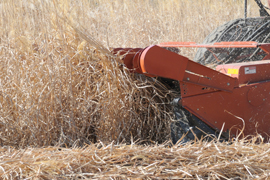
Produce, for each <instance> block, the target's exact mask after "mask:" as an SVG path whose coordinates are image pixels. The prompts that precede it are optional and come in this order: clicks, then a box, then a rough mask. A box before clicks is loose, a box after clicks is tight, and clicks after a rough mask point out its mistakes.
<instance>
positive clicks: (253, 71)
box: [245, 66, 256, 74]
mask: <svg viewBox="0 0 270 180" xmlns="http://www.w3.org/2000/svg"><path fill="white" fill-rule="evenodd" d="M245 74H256V66H252V67H245Z"/></svg>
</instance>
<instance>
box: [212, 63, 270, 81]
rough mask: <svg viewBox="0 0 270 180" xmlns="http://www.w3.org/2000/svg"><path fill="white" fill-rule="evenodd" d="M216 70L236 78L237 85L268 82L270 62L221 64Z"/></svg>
mask: <svg viewBox="0 0 270 180" xmlns="http://www.w3.org/2000/svg"><path fill="white" fill-rule="evenodd" d="M216 70H217V71H220V72H222V73H224V74H228V75H230V76H232V77H236V78H238V81H239V84H246V83H254V82H260V81H265V80H270V60H264V61H253V62H245V63H233V64H223V65H219V66H217V67H216Z"/></svg>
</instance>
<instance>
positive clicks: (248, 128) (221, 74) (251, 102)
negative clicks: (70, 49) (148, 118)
mask: <svg viewBox="0 0 270 180" xmlns="http://www.w3.org/2000/svg"><path fill="white" fill-rule="evenodd" d="M162 47H204V48H261V49H262V50H263V51H264V52H265V53H266V54H267V55H266V56H265V58H264V61H257V62H246V63H234V64H225V65H219V66H217V68H216V70H213V69H210V68H208V67H206V66H203V65H201V64H198V63H196V62H193V61H191V60H189V59H188V58H186V57H184V56H181V55H178V54H176V53H173V52H171V51H168V50H166V49H164V48H162ZM113 53H114V54H120V55H121V56H122V61H123V63H124V64H125V65H126V66H127V67H128V68H129V69H131V70H132V72H137V73H142V74H145V75H147V76H151V77H152V76H160V77H165V78H170V79H174V80H178V81H179V82H180V89H181V97H182V100H181V101H180V102H181V105H182V106H183V107H184V108H185V109H187V110H188V111H190V112H191V113H192V114H193V115H195V116H197V117H198V118H199V119H201V120H202V121H204V122H205V123H206V124H208V125H209V126H211V127H212V128H213V129H216V130H219V131H220V130H221V128H222V126H223V125H224V129H223V130H224V132H230V134H231V135H234V136H236V135H237V134H238V133H240V131H241V129H243V133H244V134H245V135H253V134H256V133H260V134H261V135H262V136H263V137H265V138H267V139H268V138H269V135H270V128H269V123H268V122H269V121H270V103H269V100H270V60H267V59H270V55H269V54H270V44H259V43H256V42H220V43H214V44H211V45H200V44H196V43H194V42H185V43H182V42H168V43H162V44H159V45H155V46H149V47H147V48H145V49H141V48H137V49H130V48H118V49H114V50H113ZM269 139H270V138H269Z"/></svg>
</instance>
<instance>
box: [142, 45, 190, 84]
mask: <svg viewBox="0 0 270 180" xmlns="http://www.w3.org/2000/svg"><path fill="white" fill-rule="evenodd" d="M188 61H189V59H188V58H186V57H184V56H181V55H178V54H176V53H173V52H170V51H168V50H166V49H163V48H161V47H159V46H149V47H148V48H146V49H145V50H144V51H143V52H142V54H141V57H140V66H141V69H142V72H143V73H145V74H146V75H147V74H150V75H156V76H160V77H165V78H170V79H175V80H182V79H183V77H184V74H185V70H186V66H187V63H188Z"/></svg>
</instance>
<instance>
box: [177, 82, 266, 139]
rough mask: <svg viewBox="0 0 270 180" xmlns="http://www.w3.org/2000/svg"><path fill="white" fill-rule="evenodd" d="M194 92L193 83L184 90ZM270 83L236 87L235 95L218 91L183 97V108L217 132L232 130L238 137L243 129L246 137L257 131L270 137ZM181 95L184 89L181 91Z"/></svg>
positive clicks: (182, 84) (232, 133)
mask: <svg viewBox="0 0 270 180" xmlns="http://www.w3.org/2000/svg"><path fill="white" fill-rule="evenodd" d="M183 86H187V88H189V89H192V88H193V87H192V86H193V85H192V84H184V83H181V87H183ZM269 92H270V82H269V81H265V82H262V83H256V84H252V85H246V86H242V87H240V88H235V89H234V90H233V92H232V93H230V92H224V91H215V92H210V93H205V94H199V95H194V96H188V97H182V106H183V107H184V108H185V109H187V110H188V111H190V112H191V113H192V114H194V115H195V116H197V117H198V118H200V119H201V120H202V121H204V122H205V123H207V124H208V125H210V126H211V127H212V128H214V129H216V130H221V128H222V126H223V124H224V132H226V131H230V132H231V135H237V133H239V132H240V131H239V129H243V127H244V131H243V132H244V134H245V135H255V134H256V133H257V132H258V133H260V134H262V136H263V137H265V138H269V137H268V135H270V128H269V121H270V103H269V100H270V94H269ZM181 93H183V90H182V89H181Z"/></svg>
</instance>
